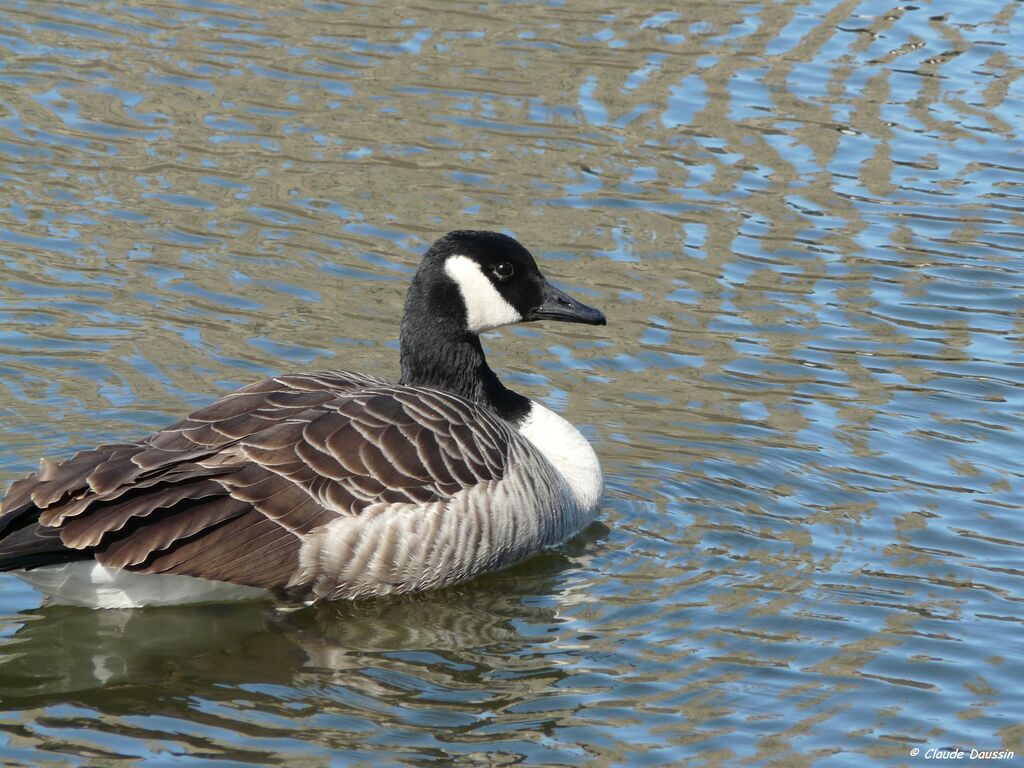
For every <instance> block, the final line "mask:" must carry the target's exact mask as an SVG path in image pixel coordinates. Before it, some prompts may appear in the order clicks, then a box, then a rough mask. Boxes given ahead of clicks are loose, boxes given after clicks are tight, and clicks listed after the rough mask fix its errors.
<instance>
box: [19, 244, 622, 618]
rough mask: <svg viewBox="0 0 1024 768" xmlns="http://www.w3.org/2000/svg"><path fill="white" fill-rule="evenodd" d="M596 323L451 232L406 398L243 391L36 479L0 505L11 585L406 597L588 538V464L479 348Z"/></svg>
mask: <svg viewBox="0 0 1024 768" xmlns="http://www.w3.org/2000/svg"><path fill="white" fill-rule="evenodd" d="M532 320H561V321H565V322H572V323H588V324H591V325H603V324H604V323H605V317H604V315H603V314H602V313H601V312H600V311H599V310H597V309H593V308H591V307H588V306H586V305H584V304H582V303H580V302H579V301H577V300H576V299H574V298H572V297H571V296H568V295H567V294H565V293H563V292H562V291H560V290H558V289H557V288H555V287H553V286H552V285H551V284H550V283H548V282H547V280H545V279H544V277H543V275H541V273H540V271H539V270H538V268H537V265H536V263H535V262H534V259H533V256H532V255H531V254H530V252H529V251H527V250H526V248H524V247H523V246H522V245H520V244H519V243H518V242H517V241H515V240H514V239H512V238H511V237H508V236H506V235H502V234H498V233H495V232H476V231H460V232H451V233H449V234H448V235H445V236H444V237H442V238H441V239H440V240H438V241H437V242H435V243H434V244H433V245H432V246H431V247H430V249H429V250H428V251H427V252H426V254H425V255H424V257H423V261H422V263H421V264H420V267H419V270H418V271H417V273H416V275H415V277H414V278H413V280H412V284H411V285H410V287H409V291H408V295H407V297H406V301H405V313H404V316H403V318H402V329H401V369H402V377H401V380H400V382H399V383H398V384H393V383H391V382H388V381H385V380H384V379H380V378H377V377H375V376H369V375H365V374H361V373H349V372H346V371H329V372H326V373H299V374H290V375H284V376H275V377H273V378H270V379H266V380H264V381H260V382H257V383H255V384H251V385H249V386H247V387H244V388H242V389H240V390H238V391H237V392H234V393H232V394H230V395H227V396H226V397H224V398H222V399H220V400H218V401H217V402H215V403H213V404H212V405H209V406H207V407H205V408H202V409H200V410H199V411H196V412H195V413H193V414H192V415H191V416H189V417H188V418H186V419H184V420H183V421H180V422H178V423H177V424H173V425H172V426H169V427H167V428H166V429H162V430H160V431H159V432H156V433H155V434H153V435H150V436H149V437H147V438H145V439H143V440H140V441H139V442H134V443H123V444H117V445H104V446H100V447H99V448H96V449H94V450H91V451H83V452H81V453H78V454H76V455H75V456H73V457H72V458H70V459H68V460H67V461H64V462H61V463H54V462H51V461H48V460H47V459H42V460H41V461H40V466H39V471H38V472H37V473H36V474H35V475H32V476H29V477H26V478H24V479H22V480H18V481H16V482H15V483H13V484H12V485H11V488H10V490H9V491H8V493H7V495H6V497H5V498H4V499H3V500H2V501H0V512H2V515H0V571H13V572H15V573H16V574H17V575H18V576H20V577H21V578H23V579H25V580H26V581H28V582H30V583H31V584H33V585H34V586H36V587H37V588H38V589H40V590H41V591H43V592H46V593H48V594H50V595H51V596H52V597H53V598H54V599H55V600H56V601H58V602H69V603H78V604H84V605H92V606H97V607H133V606H138V605H153V604H170V603H183V602H203V601H216V600H226V599H236V598H246V597H251V596H257V595H266V594H268V593H274V594H277V595H282V596H287V597H291V598H293V599H300V600H305V601H314V600H317V599H321V598H327V599H337V598H354V597H360V596H368V595H382V594H387V593H393V592H395V593H397V592H411V591H416V590H423V589H429V588H432V587H440V586H445V585H449V584H454V583H456V582H459V581H463V580H464V579H468V578H470V577H472V576H475V575H477V574H480V573H484V572H486V571H493V570H496V569H499V568H503V567H505V566H508V565H511V564H512V563H515V562H517V561H519V560H522V559H523V558H525V557H527V556H528V555H531V554H533V553H535V552H537V551H538V550H540V549H542V548H543V547H546V546H550V545H554V544H557V543H559V542H561V541H563V540H565V539H566V538H568V537H569V536H571V535H572V534H574V533H575V532H577V531H579V530H580V529H581V528H582V527H583V526H584V525H586V524H587V523H588V522H590V521H591V520H592V519H593V518H594V516H595V514H596V513H597V508H598V504H599V502H600V498H601V493H602V485H603V481H602V477H601V468H600V465H599V463H598V460H597V456H596V455H595V454H594V451H593V449H592V448H591V447H590V444H589V443H588V442H587V441H586V440H585V439H584V438H583V436H582V435H581V434H580V433H579V432H578V431H577V430H576V429H575V428H574V427H573V426H572V425H571V424H569V423H568V422H567V421H565V420H564V419H562V418H561V417H560V416H557V415H556V414H554V413H552V412H551V411H549V410H548V409H547V408H544V407H543V406H541V405H539V404H538V403H535V402H533V401H531V400H529V399H527V398H526V397H523V396H522V395H520V394H517V393H515V392H513V391H511V390H509V389H507V388H506V387H505V386H503V385H502V383H501V382H500V381H499V380H498V377H497V376H496V375H495V374H494V372H493V371H492V370H491V369H490V368H489V367H488V366H487V362H486V360H485V359H484V352H483V349H482V347H481V346H480V339H479V334H480V333H482V332H484V331H487V330H490V329H493V328H498V327H500V326H503V325H508V324H511V323H518V322H526V321H532Z"/></svg>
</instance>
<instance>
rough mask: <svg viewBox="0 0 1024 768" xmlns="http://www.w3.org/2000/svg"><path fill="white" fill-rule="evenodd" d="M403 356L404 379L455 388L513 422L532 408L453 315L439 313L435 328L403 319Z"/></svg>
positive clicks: (413, 383) (417, 384)
mask: <svg viewBox="0 0 1024 768" xmlns="http://www.w3.org/2000/svg"><path fill="white" fill-rule="evenodd" d="M401 361H402V378H401V380H400V381H399V383H400V384H405V385H407V386H413V387H431V388H433V389H441V390H444V391H445V392H451V393H452V394H455V395H459V396H461V397H464V398H466V399H467V400H472V401H473V402H474V403H478V404H480V405H482V406H484V407H485V408H489V409H491V410H492V411H494V412H495V413H496V414H497V415H498V416H500V417H501V418H503V419H505V420H506V421H510V422H513V423H517V422H519V421H521V420H522V419H524V418H526V416H527V415H528V414H529V412H530V401H529V400H528V399H527V398H525V397H523V396H522V395H520V394H518V393H516V392H513V391H512V390H511V389H508V388H507V387H505V385H503V384H502V383H501V382H500V381H499V380H498V377H497V376H496V375H495V373H494V371H492V370H491V369H490V368H489V367H488V365H487V360H486V358H485V357H484V350H483V347H481V346H480V338H479V337H478V336H477V335H476V334H472V333H467V332H465V331H461V330H459V328H458V325H457V323H455V322H453V321H451V320H448V319H441V318H437V319H434V320H433V321H432V322H431V324H430V326H429V327H424V326H419V325H416V324H415V323H411V322H408V321H405V322H403V323H402V339H401Z"/></svg>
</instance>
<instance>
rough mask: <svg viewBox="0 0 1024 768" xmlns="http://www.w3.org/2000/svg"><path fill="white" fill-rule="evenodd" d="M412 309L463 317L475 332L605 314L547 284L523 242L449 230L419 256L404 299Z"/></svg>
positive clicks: (600, 319)
mask: <svg viewBox="0 0 1024 768" xmlns="http://www.w3.org/2000/svg"><path fill="white" fill-rule="evenodd" d="M410 312H416V313H419V314H421V315H427V316H434V317H449V318H453V319H458V320H460V321H461V325H462V327H463V329H464V330H466V331H469V332H470V333H473V334H479V333H483V332H484V331H488V330H491V329H492V328H498V327H500V326H503V325H509V324H511V323H520V322H527V321H532V320H560V321H562V322H568V323H587V324H589V325H604V324H605V322H606V320H605V316H604V314H603V313H602V312H601V311H600V310H598V309H594V308H593V307H588V306H587V305H586V304H583V303H582V302H579V301H577V300H576V299H574V298H572V297H571V296H569V295H568V294H566V293H564V292H563V291H560V290H559V289H557V288H555V287H554V286H553V285H551V284H550V283H549V282H548V281H547V280H546V279H545V278H544V275H542V274H541V273H540V270H539V269H538V268H537V262H536V261H534V259H533V256H532V255H531V254H530V252H529V251H528V250H526V249H525V248H524V247H523V246H522V245H520V244H519V243H518V242H516V241H515V240H514V239H513V238H511V237H509V236H508V235H503V234H500V233H498V232H482V231H471V230H462V231H458V232H449V233H448V234H447V235H445V236H444V237H442V238H441V239H440V240H438V241H437V242H435V243H434V244H433V245H432V246H431V247H430V250H428V251H427V253H426V254H425V255H424V257H423V262H422V264H421V265H420V269H419V271H418V272H417V273H416V277H415V278H414V279H413V284H412V287H411V288H410V290H409V297H408V299H407V300H406V315H407V320H408V315H409V314H410Z"/></svg>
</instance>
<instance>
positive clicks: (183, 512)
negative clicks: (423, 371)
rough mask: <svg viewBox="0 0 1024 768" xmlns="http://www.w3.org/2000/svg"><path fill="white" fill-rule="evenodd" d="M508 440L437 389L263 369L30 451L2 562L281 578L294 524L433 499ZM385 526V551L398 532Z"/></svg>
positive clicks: (491, 421) (369, 557) (484, 470)
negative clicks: (185, 410)
mask: <svg viewBox="0 0 1024 768" xmlns="http://www.w3.org/2000/svg"><path fill="white" fill-rule="evenodd" d="M515 439H518V438H517V437H516V436H515V434H514V432H513V431H512V430H511V428H510V427H509V425H507V424H506V423H504V422H502V421H501V420H500V419H498V418H497V417H496V416H494V415H493V414H491V413H490V412H489V411H486V410H484V409H483V408H481V407H479V406H477V405H474V404H472V403H470V402H468V401H465V400H462V399H460V398H457V397H454V396H451V395H447V394H444V393H440V392H437V391H435V390H428V389H420V388H415V387H401V386H396V385H393V384H388V383H387V382H385V381H383V380H381V379H377V378H375V377H371V376H364V375H361V374H350V373H346V372H341V371H332V372H327V373H319V374H293V375H286V376H278V377H275V378H271V379H265V380H263V381H260V382H256V383H254V384H251V385H249V386H247V387H244V388H242V389H240V390H238V391H237V392H234V393H232V394H230V395H228V396H226V397H224V398H222V399H220V400H218V401H216V402H214V403H212V404H210V405H209V406H206V407H205V408H202V409H200V410H198V411H196V412H195V413H193V414H192V415H191V416H189V417H188V418H186V419H183V420H181V421H179V422H177V423H176V424H173V425H171V426H169V427H167V428H165V429H163V430H160V431H159V432H157V433H155V434H153V435H151V436H150V437H148V438H146V439H144V440H142V441H140V442H138V443H126V444H118V445H106V446H101V447H99V448H97V449H95V450H92V451H83V452H80V453H78V454H76V455H75V456H73V457H71V458H70V459H68V460H67V461H64V462H60V463H54V462H48V461H43V462H41V464H40V470H39V472H38V473H37V474H36V475H34V476H30V477H27V478H24V479H21V480H18V481H16V482H15V483H14V484H13V485H12V486H11V488H10V490H9V492H8V494H7V496H6V497H5V498H4V499H3V501H2V502H0V509H2V510H3V516H2V517H0V569H8V568H18V567H36V566H39V565H45V564H47V563H51V562H52V563H55V562H63V561H66V560H68V559H79V558H94V559H96V560H97V561H99V562H101V563H103V564H105V565H109V566H113V567H117V568H126V569H130V570H133V571H142V572H148V573H175V574H183V575H189V576H198V577H201V578H207V579H214V580H223V581H231V582H235V583H239V584H246V585H249V586H257V587H264V588H269V589H284V588H287V587H290V586H293V585H294V584H295V583H296V579H298V578H299V577H300V576H301V574H302V573H304V571H303V569H302V568H300V563H299V553H300V550H301V547H302V544H303V541H304V538H305V537H308V536H310V535H315V534H316V532H317V531H318V530H322V529H323V526H325V525H327V524H328V523H331V522H332V521H334V520H337V519H338V518H339V516H343V517H348V516H359V515H366V516H367V517H368V518H369V517H372V516H375V515H377V514H379V513H380V511H381V509H382V506H381V505H382V503H383V504H385V505H386V504H391V503H406V504H415V505H430V504H432V503H433V502H438V501H443V500H445V499H449V498H451V496H453V495H454V494H456V493H458V492H459V491H462V490H465V489H468V488H472V487H474V486H477V485H480V484H482V483H487V482H489V481H492V480H496V479H500V478H501V477H502V476H503V474H504V473H505V472H506V470H507V464H508V461H509V455H510V444H511V443H512V442H514V440H515ZM435 522H436V521H435ZM411 525H412V527H413V529H414V530H419V528H420V527H421V526H420V521H418V520H417V521H414V522H413V523H412V524H411ZM389 536H392V537H391V538H388V537H385V538H384V539H382V540H381V542H380V546H382V547H384V548H385V549H387V550H388V551H390V552H392V553H393V552H394V551H396V550H397V549H399V548H402V547H407V546H408V542H406V541H405V540H404V539H402V540H399V539H397V538H394V536H393V535H392V534H389ZM338 546H339V547H340V549H339V551H338V552H335V553H333V554H332V557H335V558H342V559H341V560H340V561H339V560H336V562H345V559H344V558H346V557H349V558H351V557H356V558H360V559H362V560H366V561H367V562H370V561H372V562H378V563H379V562H383V561H384V560H388V557H387V556H388V552H385V551H378V552H376V553H374V552H372V551H368V550H367V547H366V546H365V545H363V544H360V541H359V540H358V537H357V538H356V540H351V541H348V542H347V543H340V542H339V544H338ZM346 548H347V549H346ZM346 552H347V555H346ZM423 557H426V558H430V557H432V555H431V554H430V553H429V552H425V553H424V554H423ZM382 558H383V560H382ZM358 567H359V564H358V563H357V562H355V561H351V562H348V564H347V565H346V567H345V570H346V572H348V573H353V572H354V571H353V569H356V570H358ZM403 567H404V568H408V567H409V566H408V564H407V565H406V566H403Z"/></svg>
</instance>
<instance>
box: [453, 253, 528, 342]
mask: <svg viewBox="0 0 1024 768" xmlns="http://www.w3.org/2000/svg"><path fill="white" fill-rule="evenodd" d="M444 271H445V272H446V273H447V275H448V277H450V278H451V279H452V280H454V281H455V284H456V285H457V286H459V292H460V293H461V294H462V303H463V304H465V305H466V325H467V327H468V328H469V330H470V331H471V332H472V333H483V332H484V331H489V330H491V329H492V328H500V327H501V326H503V325H511V324H512V323H519V322H522V319H523V316H522V315H520V314H519V312H518V311H516V308H515V307H513V306H512V305H511V304H509V303H508V302H507V301H506V300H505V297H504V296H502V295H501V294H500V293H498V291H497V289H496V288H495V287H494V285H493V284H492V283H491V281H490V280H488V279H487V276H486V275H485V274H484V273H483V272H482V271H481V270H480V265H479V264H477V263H476V262H475V261H473V260H472V259H470V258H468V257H466V256H449V257H448V259H447V260H446V261H445V263H444Z"/></svg>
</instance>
